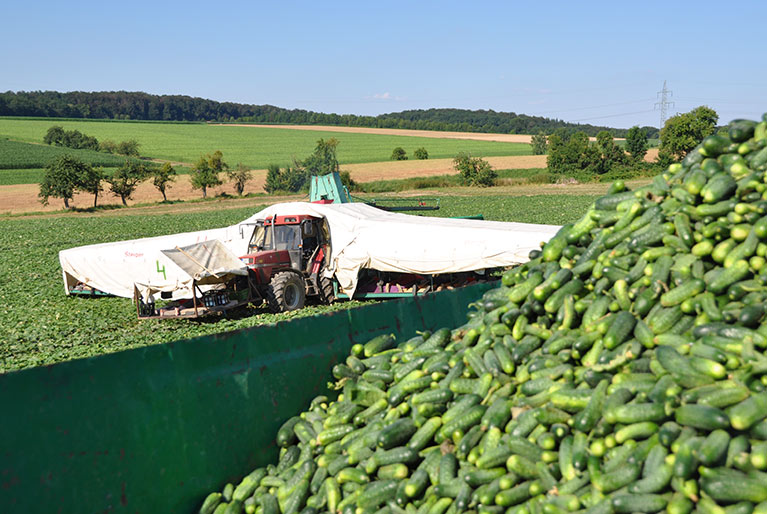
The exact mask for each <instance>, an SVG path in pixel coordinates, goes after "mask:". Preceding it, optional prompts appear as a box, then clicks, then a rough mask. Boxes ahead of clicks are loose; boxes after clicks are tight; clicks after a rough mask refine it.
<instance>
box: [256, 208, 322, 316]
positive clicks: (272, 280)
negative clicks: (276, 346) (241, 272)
mask: <svg viewBox="0 0 767 514" xmlns="http://www.w3.org/2000/svg"><path fill="white" fill-rule="evenodd" d="M328 243H329V237H328V234H327V228H326V225H325V220H324V219H323V218H317V217H314V216H308V215H296V216H272V217H269V218H266V219H264V220H261V221H259V222H257V223H256V225H255V228H254V230H253V235H252V236H251V238H250V242H249V243H248V253H247V255H243V256H242V257H241V259H242V261H243V262H244V263H245V264H247V266H248V267H249V268H250V269H251V270H252V271H253V273H254V274H255V276H256V283H257V284H259V287H260V288H261V289H262V293H263V296H264V297H265V298H266V299H267V302H268V303H269V304H270V308H271V309H272V310H276V311H278V312H280V311H284V310H294V309H298V308H300V307H302V306H303V303H304V298H305V296H310V297H311V296H318V297H319V298H320V300H321V301H323V302H329V301H331V300H332V284H331V283H330V282H329V279H326V278H324V277H322V276H321V272H322V270H323V268H324V265H325V257H326V256H327V255H328V254H329V245H328ZM297 288H301V289H302V292H301V293H300V294H299V293H298V292H297V291H296V289H297ZM285 289H287V291H288V292H287V300H288V301H287V303H285V302H284V301H283V300H281V298H282V297H283V296H285V295H283V294H282V292H283V290H285Z"/></svg>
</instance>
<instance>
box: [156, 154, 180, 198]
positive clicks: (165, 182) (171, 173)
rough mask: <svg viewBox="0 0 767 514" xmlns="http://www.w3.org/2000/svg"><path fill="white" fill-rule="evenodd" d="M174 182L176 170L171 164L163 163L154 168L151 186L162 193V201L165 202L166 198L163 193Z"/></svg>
mask: <svg viewBox="0 0 767 514" xmlns="http://www.w3.org/2000/svg"><path fill="white" fill-rule="evenodd" d="M175 180H176V170H175V168H174V167H173V166H172V165H171V163H169V162H166V163H163V165H162V166H160V167H159V168H156V169H155V170H154V172H153V174H152V184H154V187H156V188H157V189H158V190H159V191H160V192H161V193H162V201H163V202H167V201H168V197H167V196H165V191H166V190H167V189H168V188H169V187H170V184H171V183H172V182H175Z"/></svg>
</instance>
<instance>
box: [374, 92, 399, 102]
mask: <svg viewBox="0 0 767 514" xmlns="http://www.w3.org/2000/svg"><path fill="white" fill-rule="evenodd" d="M373 98H374V99H376V100H393V99H394V98H393V97H392V96H391V93H389V92H388V91H387V92H386V93H376V94H374V95H373Z"/></svg>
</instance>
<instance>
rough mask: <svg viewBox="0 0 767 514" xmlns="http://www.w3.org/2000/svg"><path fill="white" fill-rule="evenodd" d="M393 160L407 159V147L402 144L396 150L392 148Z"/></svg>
mask: <svg viewBox="0 0 767 514" xmlns="http://www.w3.org/2000/svg"><path fill="white" fill-rule="evenodd" d="M391 160H392V161H406V160H407V153H405V149H404V148H402V147H401V146H398V147H397V148H395V149H394V150H392V153H391Z"/></svg>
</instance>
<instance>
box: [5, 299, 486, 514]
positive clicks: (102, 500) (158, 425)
mask: <svg viewBox="0 0 767 514" xmlns="http://www.w3.org/2000/svg"><path fill="white" fill-rule="evenodd" d="M490 287H492V286H491V285H490V284H478V285H475V286H471V287H468V288H463V289H459V290H454V291H445V292H441V293H436V294H432V295H428V296H425V297H417V298H408V299H402V300H393V301H389V302H382V303H378V304H374V305H370V306H365V307H361V308H357V309H351V310H348V311H341V312H337V313H334V314H329V315H323V316H316V317H312V318H302V319H297V320H293V321H290V322H283V323H278V324H276V325H269V326H262V327H256V328H252V329H246V330H240V331H236V332H229V333H223V334H218V335H214V336H208V337H202V338H197V339H190V340H185V341H177V342H174V343H168V344H165V345H156V346H150V347H147V348H140V349H135V350H129V351H125V352H121V353H115V354H111V355H105V356H101V357H95V358H90V359H81V360H76V361H70V362H65V363H61V364H56V365H52V366H47V367H41V368H34V369H30V370H23V371H19V372H14V373H9V374H5V375H0V405H2V406H3V410H4V412H5V414H4V416H3V421H2V423H0V512H24V513H32V512H62V513H75V512H76V513H91V512H93V513H95V512H142V513H159V512H162V513H176V512H178V513H189V512H196V509H197V508H198V507H199V505H200V503H201V501H202V499H203V498H204V497H205V495H206V494H207V493H209V492H212V491H215V490H220V489H221V488H222V487H223V485H224V484H225V483H226V482H229V481H232V482H234V481H237V480H239V478H241V477H242V476H243V475H244V474H247V473H248V472H250V471H251V470H252V469H254V468H256V467H258V466H261V465H265V464H267V463H269V462H273V461H274V460H275V459H276V457H277V452H278V449H277V447H276V445H275V444H274V437H275V435H276V432H277V429H278V428H279V426H280V425H281V424H282V422H284V421H285V420H286V419H287V418H288V417H290V416H291V415H294V414H295V413H297V412H300V411H301V410H304V409H305V408H306V407H307V406H308V404H309V401H310V400H311V399H312V398H313V397H314V396H316V395H317V394H322V393H323V392H324V391H326V384H327V382H328V381H329V380H331V376H330V369H331V367H332V365H333V364H335V363H336V362H339V361H341V360H343V359H344V358H345V356H346V355H347V354H348V352H349V349H350V348H351V346H352V345H353V344H355V343H358V342H365V341H367V340H368V339H370V338H372V337H374V336H376V335H378V334H382V333H389V332H391V333H394V334H396V335H397V336H398V337H400V338H401V337H405V338H407V337H410V336H412V335H414V332H415V331H416V330H422V329H425V328H429V329H435V328H439V327H441V326H449V327H454V326H456V325H460V324H461V323H463V322H464V320H465V319H466V318H465V313H466V306H467V304H468V303H469V302H471V301H472V300H474V299H476V298H477V297H479V296H481V294H482V293H483V292H484V291H485V290H487V289H489V288H490Z"/></svg>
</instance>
